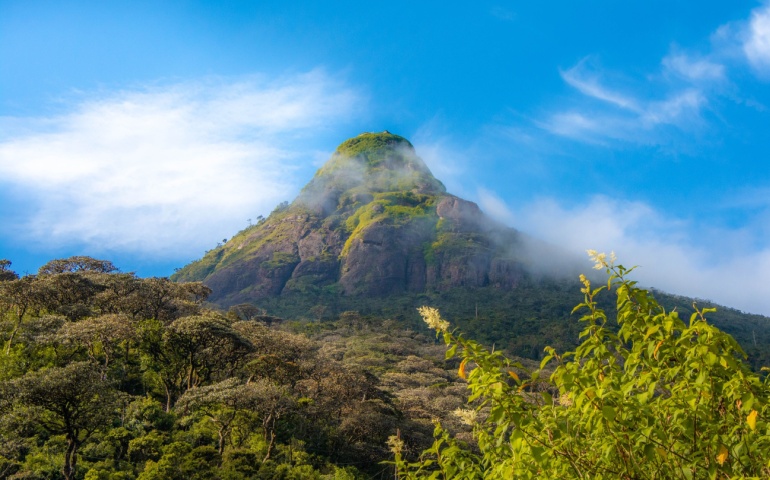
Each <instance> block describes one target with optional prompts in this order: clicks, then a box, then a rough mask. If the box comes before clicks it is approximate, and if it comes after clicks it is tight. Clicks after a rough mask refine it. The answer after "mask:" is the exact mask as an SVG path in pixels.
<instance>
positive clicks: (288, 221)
mask: <svg viewBox="0 0 770 480" xmlns="http://www.w3.org/2000/svg"><path fill="white" fill-rule="evenodd" d="M525 243H526V237H525V236H523V235H522V234H521V233H520V232H517V231H516V230H514V229H511V228H507V227H504V226H502V225H500V224H498V223H495V222H494V221H492V220H491V219H489V218H488V217H487V216H486V215H484V213H483V212H482V211H481V210H480V209H479V207H478V206H477V205H476V204H475V203H473V202H469V201H467V200H463V199H461V198H459V197H456V196H454V195H451V194H449V193H447V192H446V188H445V187H444V185H443V184H442V183H441V182H440V181H439V180H437V179H436V178H435V177H434V176H433V174H432V173H431V172H430V170H429V169H428V167H427V166H426V165H425V163H424V162H423V161H422V160H421V159H420V158H419V157H418V156H417V154H416V152H415V150H414V147H413V146H412V144H411V143H410V142H409V141H408V140H406V139H405V138H403V137H400V136H398V135H394V134H391V133H389V132H382V133H363V134H361V135H359V136H357V137H355V138H351V139H349V140H347V141H345V142H344V143H342V144H341V145H340V146H339V147H338V148H337V150H336V151H335V152H334V154H333V155H332V157H331V159H330V160H329V161H328V162H327V163H326V164H325V165H324V166H323V167H322V168H321V169H320V170H318V172H317V173H316V175H315V176H314V177H313V179H312V180H311V181H310V183H308V184H307V185H306V186H305V187H304V188H303V189H302V191H301V193H300V194H299V196H298V197H297V198H296V199H295V200H294V201H293V202H292V203H291V204H290V205H282V206H281V207H279V208H278V209H276V210H275V211H274V212H273V213H272V214H271V215H270V216H269V217H268V218H267V219H265V220H263V221H261V222H260V223H259V224H257V225H254V226H252V227H250V228H247V229H246V230H244V231H242V232H240V233H239V234H237V235H236V236H234V237H233V238H232V239H231V240H230V241H228V242H227V243H226V244H224V245H222V246H220V247H218V248H216V249H214V250H211V251H209V252H208V253H207V254H206V255H205V256H204V257H203V258H202V259H201V260H199V261H196V262H193V263H192V264H190V265H187V266H186V267H184V268H183V269H181V270H180V271H178V272H177V273H176V274H175V275H174V277H173V278H174V279H175V280H179V281H203V282H204V283H206V284H207V285H208V286H209V287H211V289H212V290H213V294H212V297H211V300H212V301H213V302H216V303H218V304H220V305H224V306H227V305H233V304H237V303H243V302H258V301H259V300H262V299H265V298H269V297H274V296H276V295H287V294H290V293H292V292H307V291H312V290H317V289H319V288H325V289H327V290H333V291H338V292H339V293H341V294H342V295H369V296H387V295H393V294H401V293H405V292H412V293H421V292H430V291H445V290H447V289H451V288H453V287H471V288H473V287H496V288H504V289H509V288H515V287H516V286H517V285H518V284H519V283H520V282H521V281H522V279H523V278H524V276H525V271H526V270H527V267H528V266H529V264H530V263H531V258H530V257H529V256H528V255H527V253H526V248H525Z"/></svg>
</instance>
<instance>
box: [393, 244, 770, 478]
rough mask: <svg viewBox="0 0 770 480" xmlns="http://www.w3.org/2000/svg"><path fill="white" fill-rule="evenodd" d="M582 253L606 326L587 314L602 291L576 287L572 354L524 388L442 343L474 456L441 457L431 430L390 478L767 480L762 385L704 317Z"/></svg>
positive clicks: (558, 356)
mask: <svg viewBox="0 0 770 480" xmlns="http://www.w3.org/2000/svg"><path fill="white" fill-rule="evenodd" d="M591 253H592V257H593V259H594V261H595V263H596V264H597V265H598V266H599V267H600V269H601V268H604V269H606V270H607V272H608V274H609V284H608V286H607V288H606V290H608V291H614V292H615V295H616V297H617V299H616V300H617V301H616V306H617V307H616V308H617V316H616V317H615V318H614V319H611V318H609V317H608V316H607V314H606V313H605V312H604V311H602V310H601V309H600V308H599V307H598V305H599V304H598V303H597V301H596V299H595V296H596V295H597V294H599V293H601V292H602V291H604V290H605V287H604V286H602V287H600V288H598V289H595V290H592V289H591V288H590V283H589V282H588V279H587V278H586V277H584V276H583V277H581V283H582V285H581V286H582V288H581V290H582V292H583V294H584V302H583V303H581V304H580V305H579V306H578V307H577V308H576V310H577V311H581V313H583V315H582V317H581V319H580V321H581V322H582V323H583V326H584V328H583V330H582V332H581V333H580V335H579V339H580V342H581V343H580V345H579V346H577V347H576V348H575V350H574V351H572V352H565V353H559V352H557V351H556V350H555V349H554V348H550V347H548V348H546V349H545V355H544V358H543V360H542V362H541V363H540V369H539V370H535V371H534V372H531V373H530V374H529V375H528V378H525V382H523V383H522V382H521V380H520V378H519V377H520V376H521V375H522V371H523V369H522V368H521V366H514V365H513V363H512V362H511V361H509V360H508V359H506V358H505V357H503V356H502V355H501V354H500V353H499V352H489V351H488V350H486V349H484V348H483V347H481V346H480V345H478V344H476V343H475V342H472V341H469V340H466V339H464V338H462V337H461V336H459V335H456V334H455V333H453V332H445V333H444V340H445V342H446V343H447V345H449V346H450V352H451V353H452V356H454V354H455V353H456V352H457V351H459V350H460V349H461V350H462V362H461V363H460V367H459V369H458V375H460V377H462V378H465V379H467V380H468V388H469V389H470V391H471V394H470V395H469V401H470V402H474V403H473V406H474V407H476V408H475V409H474V410H473V411H474V412H478V413H479V415H478V417H477V418H475V419H474V423H473V434H474V436H475V439H476V441H477V443H478V450H477V451H478V452H479V453H478V455H477V456H474V455H475V454H474V453H473V452H474V451H475V450H471V449H468V448H465V447H461V446H460V443H452V444H451V447H449V446H448V445H449V441H448V440H447V439H448V438H451V436H450V435H449V434H448V433H447V432H446V431H444V430H443V429H441V430H438V432H439V434H440V438H439V439H437V443H436V444H434V448H433V449H432V450H430V451H429V452H430V454H429V455H428V456H427V457H425V456H424V457H423V459H424V461H423V462H421V463H420V462H418V463H417V464H412V465H411V466H410V465H406V464H401V468H400V469H399V474H400V475H399V476H400V477H402V478H410V479H417V478H449V477H450V476H451V475H452V474H453V472H454V473H457V472H459V471H460V470H457V469H456V467H457V465H459V464H460V463H462V464H463V468H464V469H468V470H467V471H469V472H474V473H473V474H472V475H463V476H461V477H460V478H745V477H755V478H770V435H768V434H767V432H766V429H765V428H764V423H761V424H758V423H759V422H758V420H759V417H760V413H762V412H764V410H763V408H764V405H767V404H768V403H769V402H770V379H763V378H762V377H760V376H759V375H757V374H756V373H755V372H752V371H751V370H750V369H749V368H748V366H747V365H746V364H745V363H743V360H742V359H744V358H745V355H744V353H743V351H742V350H741V348H740V346H738V344H737V343H736V342H735V340H733V339H732V337H730V336H729V335H727V334H725V333H724V332H722V331H720V330H719V329H718V328H716V327H714V326H713V325H710V324H709V323H708V321H707V319H706V316H705V315H706V314H707V313H708V312H709V310H708V309H703V310H700V311H698V310H697V309H696V313H695V315H694V316H693V317H692V319H691V321H690V323H689V324H685V322H683V321H682V320H681V319H680V318H679V316H678V314H677V312H675V311H674V312H667V311H666V310H665V309H664V308H663V307H662V306H661V305H659V304H658V302H657V301H656V300H655V299H654V298H653V297H652V295H651V294H650V293H649V292H648V291H646V290H642V289H640V288H638V287H637V286H636V284H635V283H634V282H633V281H629V280H627V279H626V278H625V275H626V274H627V273H628V272H630V271H631V269H626V268H624V267H623V266H622V265H616V264H615V259H614V258H612V257H608V256H605V255H603V254H599V253H597V252H591ZM436 315H437V312H436ZM615 322H616V323H615ZM458 347H459V348H458ZM469 364H472V365H474V370H473V372H472V374H468V371H467V366H468V365H469ZM513 368H515V369H516V371H513V370H512V369H513ZM546 368H547V369H548V370H545V369H546ZM546 379H547V380H546ZM514 382H515V383H516V384H518V385H513V383H514ZM744 422H745V426H744ZM747 427H748V428H747ZM428 462H432V463H430V464H429V463H428ZM439 463H442V464H444V465H447V467H437V465H438V464H439ZM449 465H452V468H449V467H448V466H449ZM503 471H505V472H507V473H506V475H505V476H504V477H501V476H500V475H499V473H500V472H503ZM477 472H482V473H478V474H477ZM401 474H403V475H401ZM452 478H456V477H452Z"/></svg>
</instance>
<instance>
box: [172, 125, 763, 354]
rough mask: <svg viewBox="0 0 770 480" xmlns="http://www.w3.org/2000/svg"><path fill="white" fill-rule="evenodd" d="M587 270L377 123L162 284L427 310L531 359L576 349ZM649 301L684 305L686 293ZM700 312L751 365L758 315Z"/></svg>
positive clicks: (309, 310) (759, 348) (375, 310)
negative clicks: (484, 207) (450, 181)
mask: <svg viewBox="0 0 770 480" xmlns="http://www.w3.org/2000/svg"><path fill="white" fill-rule="evenodd" d="M631 261H633V259H631ZM586 270H589V271H590V268H589V267H588V266H587V265H583V266H581V265H579V264H578V263H577V262H576V261H575V260H574V259H572V258H571V257H568V256H567V255H566V254H564V253H563V252H561V251H559V250H558V249H556V248H554V247H552V246H549V245H547V244H545V243H543V242H539V241H537V240H535V239H532V238H531V237H528V236H527V235H526V234H525V233H523V232H520V231H517V230H515V229H512V228H508V227H505V226H503V225H500V224H498V223H496V222H494V221H493V220H491V219H490V218H488V217H487V216H486V215H485V214H484V213H483V212H482V211H481V210H480V209H479V207H478V206H477V205H476V204H474V203H472V202H469V201H467V200H463V199H461V198H459V197H456V196H454V195H451V194H450V193H447V191H446V188H445V187H444V185H443V184H442V183H441V182H440V181H439V180H438V179H436V178H435V177H434V176H433V174H432V173H431V172H430V170H429V169H428V167H427V166H426V165H425V163H424V162H423V161H422V160H421V159H420V158H419V156H418V155H417V153H416V152H415V150H414V147H413V146H412V144H411V143H410V142H409V141H408V140H406V139H405V138H403V137H400V136H398V135H394V134H391V133H389V132H383V133H364V134H361V135H359V136H357V137H354V138H351V139H349V140H347V141H345V142H343V143H342V144H341V145H340V146H339V147H338V148H337V150H336V151H335V152H334V154H333V155H332V157H331V158H330V159H329V161H328V162H327V163H326V164H325V165H324V166H323V167H321V168H320V169H319V170H318V172H316V174H315V176H314V177H313V178H312V179H311V180H310V182H309V183H308V184H307V185H306V186H305V187H304V188H303V189H302V191H301V192H300V194H299V196H298V197H297V198H296V199H295V200H294V201H293V202H291V203H284V204H281V205H279V206H278V207H277V208H276V209H275V210H274V211H273V212H272V213H271V214H270V215H269V216H268V217H267V218H264V219H261V220H260V221H259V222H258V223H257V224H256V225H253V226H250V227H249V228H246V229H245V230H243V231H241V232H239V233H238V234H236V235H235V236H233V237H232V238H231V239H230V240H229V241H228V242H226V243H225V244H224V245H221V246H218V247H217V248H215V249H213V250H210V251H209V252H207V253H206V254H205V255H204V257H203V258H201V259H200V260H197V261H194V262H192V263H190V264H189V265H187V266H185V267H184V268H182V269H180V270H179V271H177V273H175V274H174V275H173V276H172V279H173V280H175V281H188V282H189V281H201V282H203V283H204V284H206V285H207V286H208V287H210V288H211V289H212V294H211V296H210V297H209V302H211V303H212V304H213V305H215V306H218V307H221V308H227V307H230V306H233V305H238V304H244V303H246V304H251V305H256V306H257V307H259V308H261V309H262V310H264V311H265V313H269V314H271V315H276V316H280V317H284V318H292V319H307V320H315V321H318V320H327V319H333V318H337V317H339V315H340V314H342V313H343V312H346V311H357V312H359V313H361V314H365V315H374V316H380V317H389V318H393V319H397V320H399V321H400V322H401V323H402V324H404V325H407V326H414V325H416V324H417V322H419V319H418V315H417V313H416V308H417V307H419V306H421V305H434V306H437V307H439V308H441V309H442V311H443V312H445V313H446V314H447V315H448V316H449V317H450V318H452V320H453V322H454V323H455V324H456V325H458V326H460V327H461V328H463V329H464V330H465V331H467V332H470V333H472V335H473V336H474V337H475V338H477V339H479V340H482V341H485V342H488V343H494V344H496V345H497V346H498V348H505V349H507V350H509V351H510V352H512V353H514V354H516V355H521V356H526V357H530V358H535V359H537V358H540V357H541V356H542V354H543V347H545V346H546V345H551V346H554V347H556V348H563V349H567V348H571V347H573V346H574V345H575V344H576V342H577V333H578V331H579V326H578V324H577V321H576V320H575V318H574V317H573V316H572V315H571V311H572V307H573V306H574V305H575V304H577V303H579V301H580V299H581V294H580V291H579V290H580V285H579V282H578V281H577V275H578V273H580V272H585V273H589V272H586ZM656 297H658V298H659V299H660V301H661V303H662V304H664V305H665V306H666V307H667V308H675V307H676V308H677V309H678V310H679V311H680V312H682V313H683V314H687V313H688V312H690V311H692V303H693V300H692V299H689V298H685V297H676V296H668V295H666V294H665V293H662V292H656ZM699 304H701V306H710V305H711V304H710V303H708V302H699ZM604 307H605V308H606V309H608V310H611V309H612V308H613V306H612V305H609V304H607V305H604ZM711 319H712V321H713V322H714V323H715V324H716V325H718V326H719V327H720V328H723V329H724V330H725V331H727V332H728V333H730V334H732V335H734V336H735V337H736V339H737V340H738V341H739V342H740V343H741V344H742V345H743V346H744V348H746V349H747V350H748V351H749V353H750V356H751V359H752V363H753V364H754V365H755V366H757V365H759V364H760V363H761V362H762V361H763V360H764V359H766V358H767V354H766V352H767V350H768V349H767V348H765V347H764V346H765V345H770V327H769V325H770V324H768V321H767V319H766V318H765V317H762V316H758V315H746V314H743V313H741V312H738V311H736V310H732V309H729V308H719V311H718V312H717V313H716V314H714V315H712V316H711ZM765 363H766V362H765Z"/></svg>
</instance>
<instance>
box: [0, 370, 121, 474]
mask: <svg viewBox="0 0 770 480" xmlns="http://www.w3.org/2000/svg"><path fill="white" fill-rule="evenodd" d="M0 389H1V390H0V393H2V396H3V397H4V398H5V399H6V402H7V403H8V404H10V407H11V408H13V409H15V410H16V411H17V412H18V413H19V415H20V416H23V418H24V420H25V421H26V422H28V423H30V424H34V425H37V426H39V427H42V428H43V429H45V430H47V431H48V432H50V433H52V434H55V435H64V437H65V440H66V443H67V447H66V451H65V454H64V465H63V467H62V474H63V475H64V478H65V479H67V480H70V479H74V478H75V472H76V468H77V459H78V449H79V448H80V446H81V445H82V443H83V442H84V441H85V440H86V439H88V438H89V437H90V436H91V435H92V434H93V433H94V432H95V431H97V430H98V429H100V428H105V427H108V426H109V425H110V424H111V422H112V420H113V418H114V417H115V409H116V406H117V400H118V395H117V393H116V392H115V390H113V389H112V386H111V385H110V383H109V382H108V381H106V380H104V378H103V377H102V374H101V372H100V371H99V369H98V368H97V367H96V366H95V365H93V364H91V363H90V362H76V363H71V364H69V365H67V366H66V367H63V368H49V369H45V370H41V371H38V372H33V373H29V374H27V375H25V376H23V377H21V378H17V379H14V380H10V381H8V382H5V383H3V384H1V385H0Z"/></svg>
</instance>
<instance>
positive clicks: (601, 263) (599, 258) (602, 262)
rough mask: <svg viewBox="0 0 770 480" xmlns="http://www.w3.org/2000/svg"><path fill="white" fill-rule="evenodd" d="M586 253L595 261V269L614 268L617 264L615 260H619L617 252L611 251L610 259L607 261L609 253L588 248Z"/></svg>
mask: <svg viewBox="0 0 770 480" xmlns="http://www.w3.org/2000/svg"><path fill="white" fill-rule="evenodd" d="M586 253H588V258H590V259H591V261H593V262H594V269H596V270H601V269H603V268H612V267H613V266H614V265H615V261H616V260H617V257H616V256H615V252H610V260H609V262H608V261H607V254H606V253H599V252H597V251H596V250H586Z"/></svg>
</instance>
